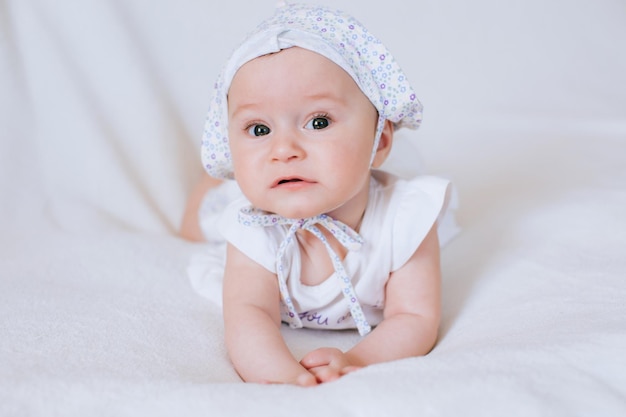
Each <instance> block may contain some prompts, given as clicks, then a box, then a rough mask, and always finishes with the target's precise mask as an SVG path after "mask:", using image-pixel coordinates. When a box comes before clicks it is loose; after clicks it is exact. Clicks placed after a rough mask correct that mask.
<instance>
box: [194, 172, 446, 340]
mask: <svg viewBox="0 0 626 417" xmlns="http://www.w3.org/2000/svg"><path fill="white" fill-rule="evenodd" d="M370 184H371V185H370V195H369V201H368V205H367V207H366V210H365V215H364V217H363V221H362V223H361V227H360V229H359V231H358V232H359V234H360V235H361V237H362V238H363V240H364V244H363V245H362V247H361V248H360V250H358V251H350V252H348V254H347V255H346V257H345V259H344V261H343V265H344V268H345V269H346V271H347V272H348V275H349V276H350V277H351V280H352V285H353V287H354V290H355V292H356V294H357V297H358V300H359V302H360V304H361V307H362V309H363V312H364V314H365V317H366V318H367V321H368V322H369V323H370V324H371V325H376V324H378V323H380V321H381V320H382V317H383V315H382V312H383V308H384V304H385V291H384V290H385V284H386V283H387V280H388V278H389V275H390V273H391V272H393V271H395V270H397V269H399V268H401V267H402V266H403V265H404V264H405V263H406V261H408V259H409V258H410V257H411V255H413V253H414V252H415V251H416V250H417V248H418V247H419V245H420V244H421V242H422V241H423V239H424V238H425V237H426V234H427V233H428V231H429V230H430V229H431V227H432V226H433V224H434V223H435V222H436V221H438V220H439V223H440V227H439V235H440V241H441V242H442V244H445V242H447V241H448V240H449V239H450V238H451V237H452V235H453V234H455V233H456V230H455V228H454V224H453V223H450V222H449V221H448V220H446V219H444V216H443V214H444V213H446V207H447V205H448V202H449V199H450V185H449V182H448V181H447V180H444V179H442V178H437V177H432V176H418V177H415V178H413V179H411V180H403V179H400V178H398V177H396V176H394V175H391V174H388V173H386V172H383V171H373V174H372V181H371V183H370ZM227 187H228V189H227V190H222V193H227V194H228V195H230V196H233V195H235V194H236V193H237V190H236V186H235V187H233V186H232V185H228V186H227ZM215 197H216V196H213V198H211V197H210V196H207V198H211V203H207V204H210V205H211V207H210V210H207V208H206V206H205V207H204V209H201V218H202V220H201V224H202V226H203V231H204V232H205V234H206V233H208V234H209V236H208V240H209V242H211V243H210V245H207V246H210V247H207V248H206V252H204V253H203V254H199V255H198V256H196V257H195V258H194V259H193V260H192V263H191V265H190V267H189V270H188V271H189V275H190V278H191V281H192V284H193V286H194V288H195V289H196V291H198V292H200V293H201V294H202V295H204V296H207V297H208V298H210V299H212V300H213V301H215V302H216V303H217V304H221V300H220V297H221V277H222V275H223V268H224V253H225V252H224V251H225V243H224V242H223V241H220V239H219V238H217V239H216V236H218V235H217V233H216V232H219V235H221V236H223V238H224V239H225V240H226V241H228V242H230V243H231V244H232V245H234V246H235V247H237V249H239V250H240V251H241V252H243V253H244V254H246V255H247V256H248V257H250V258H251V259H252V260H254V261H255V262H257V263H258V264H260V265H261V266H263V267H264V268H266V269H267V270H268V271H270V272H273V273H275V272H276V253H277V251H278V247H279V246H280V244H281V242H282V241H283V239H284V238H285V236H286V233H287V229H288V227H287V226H271V227H254V226H244V225H243V224H241V223H239V221H238V213H239V211H240V209H241V208H243V207H247V206H249V204H250V203H249V202H248V201H247V200H246V199H245V198H243V197H241V198H238V199H236V200H235V201H234V202H233V203H231V204H230V205H228V206H227V207H226V208H225V209H224V210H223V212H221V213H220V212H219V210H220V209H219V207H216V204H215V201H216V198H215ZM449 226H452V227H449ZM289 255H290V256H289V258H290V260H291V262H290V263H289V264H288V265H289V266H288V277H287V286H288V290H289V295H290V296H291V298H292V300H293V302H294V306H295V307H296V310H297V312H298V313H299V316H300V319H301V321H302V325H303V326H304V327H312V328H323V329H345V328H354V327H355V325H354V322H353V320H352V319H351V317H350V310H349V307H348V305H347V303H346V301H345V299H344V297H343V295H342V293H341V288H340V286H339V285H338V284H337V282H336V280H335V279H333V278H334V277H333V276H332V275H331V276H330V277H328V278H327V279H326V280H324V281H323V282H322V283H321V284H319V285H315V286H308V285H304V284H302V282H301V281H300V252H299V250H298V248H296V247H293V248H292V249H291V250H290V252H289ZM333 275H334V274H333ZM250 279H254V278H253V277H251V278H250ZM282 313H283V315H285V314H286V311H282Z"/></svg>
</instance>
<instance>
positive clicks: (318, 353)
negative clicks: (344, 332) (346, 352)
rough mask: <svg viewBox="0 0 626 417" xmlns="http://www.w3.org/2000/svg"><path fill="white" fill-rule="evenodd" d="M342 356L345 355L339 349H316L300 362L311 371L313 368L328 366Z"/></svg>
mask: <svg viewBox="0 0 626 417" xmlns="http://www.w3.org/2000/svg"><path fill="white" fill-rule="evenodd" d="M342 354H343V353H342V352H341V351H340V350H339V349H335V348H320V349H315V350H314V351H312V352H309V353H307V354H306V355H305V356H304V358H302V360H301V361H300V364H301V365H302V366H304V367H305V368H306V369H309V370H310V369H311V368H316V367H320V366H327V365H330V363H331V362H332V361H333V360H334V359H336V358H338V357H340V356H341V355H342Z"/></svg>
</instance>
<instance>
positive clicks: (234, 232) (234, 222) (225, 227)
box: [217, 198, 281, 273]
mask: <svg viewBox="0 0 626 417" xmlns="http://www.w3.org/2000/svg"><path fill="white" fill-rule="evenodd" d="M249 205H250V203H249V202H248V201H247V200H246V199H245V198H239V199H237V200H235V201H234V202H232V203H231V204H229V205H228V206H227V207H226V209H224V212H223V213H222V215H221V216H220V218H219V222H218V225H217V229H218V231H219V233H220V234H221V235H222V236H223V237H224V239H226V241H227V242H228V243H230V244H231V245H233V246H235V247H236V248H237V249H239V250H240V251H241V252H242V253H243V254H245V255H246V256H248V257H249V258H250V259H252V260H253V261H254V262H256V263H258V264H259V265H261V266H262V267H264V268H265V269H267V270H268V271H270V272H272V273H276V253H277V251H278V245H279V243H280V242H281V240H280V236H279V234H280V231H279V230H278V229H279V228H277V227H256V226H245V225H243V224H241V223H239V211H240V210H241V209H242V208H244V207H247V206H249Z"/></svg>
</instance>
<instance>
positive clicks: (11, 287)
mask: <svg viewBox="0 0 626 417" xmlns="http://www.w3.org/2000/svg"><path fill="white" fill-rule="evenodd" d="M320 3H325V4H333V5H335V6H336V7H339V8H342V9H345V10H347V11H349V12H351V13H353V14H355V15H356V16H357V17H358V18H359V19H360V20H361V21H363V23H364V24H365V25H366V26H368V27H369V28H370V30H372V32H374V33H376V34H377V35H378V36H379V37H381V38H382V39H383V40H384V41H385V43H386V44H387V46H388V47H389V48H390V49H391V50H392V51H393V52H394V55H396V57H397V59H398V61H399V62H400V63H401V64H402V66H403V68H404V69H405V70H406V72H407V74H408V76H409V77H410V79H411V81H412V83H413V84H414V86H415V88H416V90H417V91H418V92H419V97H420V99H421V100H422V101H423V102H424V105H425V119H424V125H423V128H421V129H420V130H419V131H418V132H415V133H413V132H409V133H406V132H404V133H400V134H399V135H398V136H399V137H398V138H397V140H396V145H397V147H396V149H395V151H394V155H393V158H392V161H391V162H390V164H389V166H388V167H389V168H390V169H392V170H395V171H398V172H401V173H411V172H415V171H417V170H422V171H426V172H428V173H433V174H438V175H446V176H448V177H450V178H451V179H452V180H453V181H454V183H455V184H456V187H457V189H458V191H459V200H460V208H459V211H458V218H459V221H460V223H461V225H462V227H463V231H462V233H461V234H460V235H459V237H458V238H456V239H455V240H454V241H453V242H451V243H450V244H449V245H448V246H447V247H446V248H445V250H444V252H443V259H442V263H443V272H444V295H443V305H444V307H443V309H444V318H443V324H442V328H441V336H440V340H439V342H438V344H437V346H436V347H435V349H434V350H433V351H432V353H430V354H429V355H427V356H425V357H420V358H411V359H405V360H401V361H396V362H391V363H385V364H380V365H376V366H371V367H369V368H366V369H363V370H361V371H359V372H355V373H353V374H350V375H348V376H346V377H344V378H342V379H340V380H339V381H336V382H333V383H329V384H325V385H321V386H318V387H314V388H309V389H303V388H297V387H292V386H276V385H274V386H263V385H255V384H244V383H242V382H241V381H240V380H239V378H238V376H237V374H236V373H235V371H234V370H233V368H232V366H231V364H230V362H229V361H228V358H227V355H226V352H225V349H224V346H223V341H222V323H221V316H220V310H219V308H218V307H217V306H215V305H214V304H212V303H211V302H210V301H208V300H207V299H205V298H202V297H200V296H198V295H197V294H196V293H194V292H193V290H192V289H191V285H190V283H189V281H188V279H187V277H186V274H185V268H186V265H187V262H188V260H189V258H190V257H191V256H192V255H193V254H194V253H197V252H198V251H201V250H202V249H203V245H201V244H192V243H189V242H185V241H183V240H181V239H179V238H177V237H176V235H175V231H176V228H177V227H178V224H179V221H180V218H181V216H182V212H183V207H184V204H185V199H186V196H187V194H188V192H189V190H190V188H191V186H192V184H193V182H194V181H195V179H196V178H197V177H198V176H199V175H200V174H201V167H200V162H199V151H198V144H199V138H200V135H201V129H202V125H203V118H204V111H205V109H206V106H207V104H208V99H209V98H208V94H209V91H210V87H211V84H212V82H213V80H214V78H215V76H216V75H217V73H218V71H219V68H220V66H221V65H222V63H223V62H224V60H225V59H226V57H227V55H228V53H229V52H230V50H231V49H232V48H234V47H235V45H236V44H237V43H238V41H239V40H240V39H241V38H242V37H243V35H244V34H245V32H246V31H247V30H249V29H251V28H252V27H253V25H254V24H255V23H256V22H257V21H259V20H260V19H261V18H262V17H265V16H267V15H268V14H269V13H271V10H272V8H273V6H274V2H273V1H272V0H260V1H254V2H248V1H243V0H234V1H231V2H219V3H215V2H209V1H205V2H199V1H193V0H183V1H176V2H151V1H147V0H137V1H133V2H121V1H113V0H99V1H63V2H59V1H53V0H4V1H0V169H1V170H2V172H1V173H2V175H1V176H0V199H1V200H0V201H1V204H0V415H2V416H54V415H63V416H92V415H116V416H126V415H128V416H144V415H145V416H170V415H182V416H200V415H209V416H222V415H223V416H228V415H242V416H244V415H245V416H247V415H267V416H283V415H285V416H288V415H289V416H291V415H298V416H322V415H341V416H345V415H355V416H357V415H358V416H361V415H372V416H373V415H411V416H421V415H432V416H511V415H520V416H573V415H588V416H624V415H626V354H625V353H624V352H626V256H625V254H626V216H625V213H626V162H625V161H626V160H625V158H626V87H625V86H626V48H625V46H624V45H626V9H625V8H624V4H623V2H622V1H621V0H598V1H595V2H584V1H582V0H580V1H579V0H573V1H566V0H551V1H544V0H527V1H523V2H501V1H496V0H477V1H472V2H466V1H463V0H443V1H438V2H426V1H422V0H418V1H413V2H407V1H405V0H388V1H386V2H384V7H383V8H381V7H380V2H375V1H373V0H363V1H358V2H357V1H356V0H352V1H351V0H336V1H330V0H327V1H320ZM406 155H411V157H410V158H408V157H407V156H406ZM418 155H419V156H418ZM284 333H285V337H286V339H287V340H288V343H289V345H290V346H291V347H292V349H293V351H294V353H295V354H296V355H302V354H304V353H305V352H307V351H308V350H310V349H313V348H315V347H318V346H324V345H331V346H338V347H341V348H348V347H349V346H351V345H352V344H353V343H355V342H356V341H357V340H358V335H357V334H356V332H319V331H309V330H297V331H293V330H289V329H286V328H285V329H284Z"/></svg>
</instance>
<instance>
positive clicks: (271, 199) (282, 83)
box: [228, 47, 378, 220]
mask: <svg viewBox="0 0 626 417" xmlns="http://www.w3.org/2000/svg"><path fill="white" fill-rule="evenodd" d="M377 119H378V116H377V112H376V109H375V108H374V106H373V105H372V103H371V102H370V101H369V99H368V98H367V97H366V96H365V95H364V94H363V92H362V91H361V90H360V89H359V87H358V86H357V84H356V83H355V82H354V80H353V79H352V78H351V77H350V76H349V75H348V74H347V73H346V72H345V71H344V70H343V69H342V68H341V67H339V66H338V65H336V64H335V63H334V62H332V61H330V60H329V59H327V58H325V57H323V56H322V55H319V54H317V53H314V52H311V51H308V50H306V49H301V48H297V47H293V48H289V49H286V50H283V51H281V52H279V53H276V54H271V55H266V56H263V57H259V58H256V59H254V60H252V61H249V62H248V63H246V64H245V65H243V66H242V67H241V68H240V69H239V71H238V72H237V73H236V74H235V77H234V78H233V81H232V84H231V87H230V90H229V94H228V120H229V127H228V134H229V140H230V142H229V143H230V150H231V153H232V158H233V166H234V173H235V179H236V180H237V182H238V184H239V186H240V187H241V189H242V191H243V193H244V194H245V196H246V197H247V198H248V199H249V200H250V202H251V203H252V204H253V205H254V206H255V207H257V208H260V209H263V210H266V211H269V212H273V213H277V214H280V215H282V216H284V217H288V218H305V217H311V216H314V215H317V214H321V213H327V214H329V215H331V216H333V217H335V218H337V219H340V220H341V218H342V217H345V215H346V214H347V212H346V211H349V210H352V209H355V210H357V209H359V208H358V207H361V206H362V207H361V208H360V209H361V210H362V209H363V208H364V204H365V202H366V201H367V190H368V184H369V168H370V166H369V165H370V158H371V152H372V147H373V144H374V136H375V131H376V123H377ZM348 217H349V216H348Z"/></svg>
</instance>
